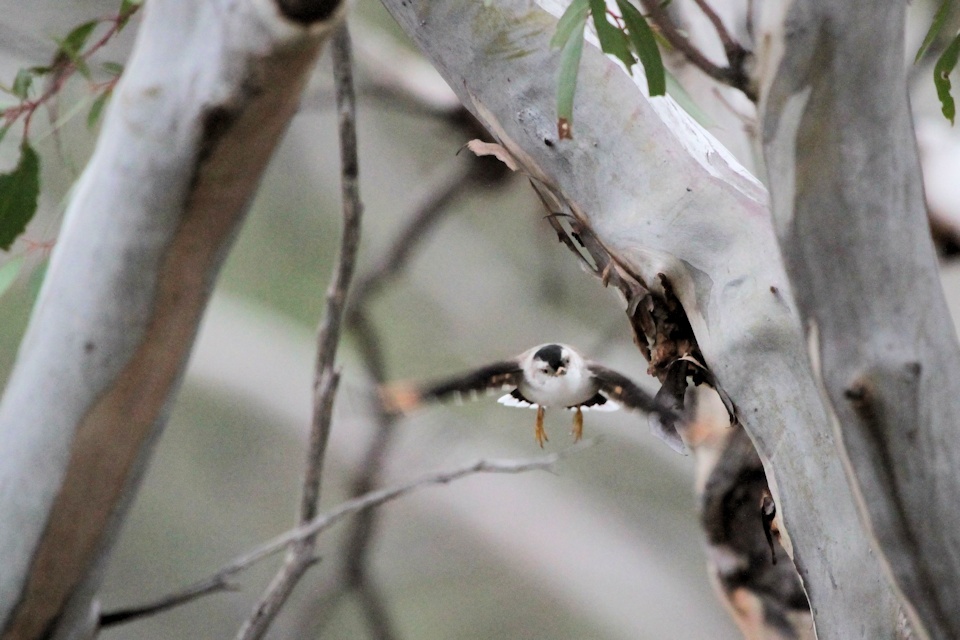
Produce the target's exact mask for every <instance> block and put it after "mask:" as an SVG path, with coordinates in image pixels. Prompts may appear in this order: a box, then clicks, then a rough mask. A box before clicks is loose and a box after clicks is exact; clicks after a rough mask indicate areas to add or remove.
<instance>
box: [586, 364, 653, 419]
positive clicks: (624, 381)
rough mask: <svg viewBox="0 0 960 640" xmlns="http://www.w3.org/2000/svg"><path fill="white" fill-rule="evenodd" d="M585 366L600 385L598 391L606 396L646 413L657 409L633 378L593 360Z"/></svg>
mask: <svg viewBox="0 0 960 640" xmlns="http://www.w3.org/2000/svg"><path fill="white" fill-rule="evenodd" d="M587 366H588V367H589V368H590V372H591V373H592V374H593V375H594V377H595V378H596V380H597V383H598V384H599V385H600V390H599V391H600V393H601V394H603V395H604V396H606V397H607V398H609V399H611V400H613V401H614V402H617V403H619V404H621V405H623V406H624V407H626V408H627V409H635V410H638V411H645V412H647V413H650V412H651V411H656V410H657V403H656V402H655V401H654V399H653V396H651V395H650V394H649V393H647V392H646V391H644V390H643V389H641V388H640V387H638V386H637V385H636V384H635V383H634V382H633V380H631V379H630V378H628V377H627V376H625V375H623V374H622V373H618V372H617V371H614V370H613V369H608V368H607V367H605V366H603V365H601V364H596V363H594V362H591V363H588V364H587Z"/></svg>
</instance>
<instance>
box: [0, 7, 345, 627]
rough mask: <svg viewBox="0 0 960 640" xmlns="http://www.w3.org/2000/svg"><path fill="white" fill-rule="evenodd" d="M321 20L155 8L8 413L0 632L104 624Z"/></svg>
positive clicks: (10, 390)
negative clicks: (201, 328) (109, 565)
mask: <svg viewBox="0 0 960 640" xmlns="http://www.w3.org/2000/svg"><path fill="white" fill-rule="evenodd" d="M318 4H323V3H318ZM324 6H326V7H327V8H331V7H333V6H334V5H333V4H331V3H326V4H325V5H324ZM324 15H326V16H327V17H328V18H329V19H328V20H327V21H325V22H319V23H314V24H311V25H309V26H304V25H303V24H298V23H294V22H291V21H290V20H288V19H287V18H285V17H284V16H283V15H282V14H281V13H280V11H278V9H277V7H276V5H274V4H273V3H271V2H267V1H264V0H251V1H249V2H241V3H237V2H230V3H226V2H219V1H216V0H208V1H206V2H199V3H183V2H177V1H173V0H151V1H150V2H149V3H148V5H147V7H146V8H145V17H144V21H143V24H142V26H141V29H140V33H139V34H138V38H137V44H136V47H135V50H134V52H133V55H132V57H131V60H130V62H129V64H128V66H127V69H126V72H125V73H124V75H123V78H122V79H121V81H120V83H119V84H118V86H117V88H116V91H115V97H114V99H113V101H112V103H111V106H110V108H109V111H108V114H107V118H106V119H105V121H104V127H103V131H102V134H101V136H100V139H99V141H98V144H97V148H96V151H95V152H94V155H93V157H92V158H91V160H90V163H89V165H88V166H87V168H86V170H85V171H84V174H83V176H82V177H81V179H80V181H79V183H78V185H77V187H76V192H75V195H74V197H73V199H72V201H71V204H70V206H69V208H68V210H67V214H66V220H65V223H64V229H63V232H62V234H61V236H60V239H59V241H58V243H57V246H56V248H55V249H54V252H53V257H52V261H51V266H50V269H49V272H48V274H47V278H46V282H45V283H44V287H43V291H42V293H41V296H40V300H39V302H38V303H37V306H36V309H35V310H34V314H33V317H32V318H31V321H30V325H29V328H28V331H27V335H26V337H25V338H24V341H23V344H22V346H21V348H20V352H19V354H18V358H17V363H16V366H15V368H14V371H13V373H12V375H11V378H10V382H9V384H8V386H7V388H6V391H5V393H4V397H3V401H2V404H0V514H2V522H3V525H2V527H0V557H2V558H4V560H3V571H2V572H0V621H2V624H0V629H2V637H3V638H4V639H7V638H9V639H14V638H16V639H28V638H51V637H54V638H75V637H83V636H84V635H85V634H86V633H88V628H87V627H88V625H89V624H91V623H93V622H95V616H93V617H92V616H91V615H90V603H91V600H92V598H93V595H94V593H95V591H96V589H97V588H98V586H99V583H100V579H101V577H102V574H103V569H104V565H105V559H106V557H107V556H108V554H109V552H110V549H111V547H112V545H113V543H114V541H115V539H116V536H117V533H118V529H119V526H120V524H121V522H122V520H123V517H124V515H125V513H126V510H127V508H128V506H129V505H130V503H131V501H132V499H133V496H134V494H135V492H136V489H137V486H138V484H139V481H140V479H141V477H142V476H143V473H144V470H145V468H146V465H147V463H148V460H149V457H150V453H151V450H152V444H153V443H154V442H155V441H156V439H157V437H158V436H159V434H160V432H161V430H162V428H163V425H164V423H165V422H166V417H167V415H168V413H169V409H170V406H171V404H172V399H173V397H174V396H175V394H176V390H177V388H178V386H179V382H180V379H181V377H182V373H183V368H184V366H185V364H186V361H187V357H188V355H189V353H190V348H191V346H192V342H193V338H194V335H195V333H196V329H197V325H198V323H199V321H200V317H201V315H202V313H203V309H204V307H205V306H206V303H207V300H208V296H209V293H210V290H211V288H212V285H213V281H214V279H215V277H216V274H217V272H218V270H219V267H220V265H221V264H222V262H223V260H224V258H225V256H226V252H227V250H228V249H229V247H230V245H231V243H232V240H233V238H234V237H235V235H236V233H237V229H238V226H239V224H240V223H241V222H242V220H243V217H244V213H245V212H246V210H247V207H248V205H249V202H250V199H251V196H252V194H253V193H254V191H255V189H256V187H257V184H258V182H259V179H260V176H261V174H262V172H263V170H264V168H265V166H266V164H267V161H268V160H269V158H270V155H271V153H272V151H273V148H274V147H275V145H276V143H277V141H278V140H279V137H280V135H281V134H282V133H283V131H284V130H285V128H286V126H287V123H288V122H289V120H290V118H291V117H292V116H293V113H294V112H295V110H296V108H297V105H298V102H299V97H300V94H301V91H302V88H303V86H304V84H305V83H306V79H307V77H308V74H309V72H310V70H311V69H312V67H313V63H314V61H315V59H316V57H317V55H318V53H319V50H320V46H321V44H322V43H323V41H324V39H325V37H326V34H327V33H328V32H329V30H330V27H331V25H332V24H333V23H335V22H337V21H338V20H339V14H338V13H336V12H329V11H328V12H327V13H325V14H324Z"/></svg>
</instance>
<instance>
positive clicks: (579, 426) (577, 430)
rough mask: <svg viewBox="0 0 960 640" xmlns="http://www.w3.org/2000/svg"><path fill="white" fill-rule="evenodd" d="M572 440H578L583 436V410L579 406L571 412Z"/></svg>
mask: <svg viewBox="0 0 960 640" xmlns="http://www.w3.org/2000/svg"><path fill="white" fill-rule="evenodd" d="M571 433H573V441H574V442H580V440H581V439H582V438H583V411H581V410H580V407H577V410H576V412H575V413H574V414H573V431H572V432H571Z"/></svg>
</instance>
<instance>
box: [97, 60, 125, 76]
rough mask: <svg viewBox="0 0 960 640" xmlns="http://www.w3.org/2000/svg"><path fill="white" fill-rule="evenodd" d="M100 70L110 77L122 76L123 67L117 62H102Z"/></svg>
mask: <svg viewBox="0 0 960 640" xmlns="http://www.w3.org/2000/svg"><path fill="white" fill-rule="evenodd" d="M100 68H101V69H103V70H104V71H106V72H107V73H109V74H110V75H112V76H119V75H123V65H122V64H120V63H119V62H104V63H103V64H101V65H100Z"/></svg>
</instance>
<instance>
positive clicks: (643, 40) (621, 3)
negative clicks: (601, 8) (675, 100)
mask: <svg viewBox="0 0 960 640" xmlns="http://www.w3.org/2000/svg"><path fill="white" fill-rule="evenodd" d="M617 6H618V7H620V12H621V13H622V14H623V21H624V23H625V24H626V25H627V31H628V32H629V36H630V42H631V43H633V48H634V49H635V50H636V52H637V57H639V58H640V62H641V63H642V64H643V72H644V74H645V75H646V76H647V90H648V91H649V92H650V97H651V98H652V97H653V96H662V95H664V94H665V93H666V92H667V80H666V77H665V75H664V69H663V59H662V58H661V57H660V49H659V48H657V40H656V38H655V37H654V36H653V30H652V29H651V28H650V25H648V24H647V20H646V18H644V17H643V15H642V14H641V13H640V11H639V10H637V8H636V7H634V6H633V5H632V4H631V3H630V0H617Z"/></svg>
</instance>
